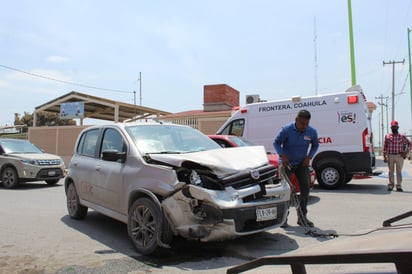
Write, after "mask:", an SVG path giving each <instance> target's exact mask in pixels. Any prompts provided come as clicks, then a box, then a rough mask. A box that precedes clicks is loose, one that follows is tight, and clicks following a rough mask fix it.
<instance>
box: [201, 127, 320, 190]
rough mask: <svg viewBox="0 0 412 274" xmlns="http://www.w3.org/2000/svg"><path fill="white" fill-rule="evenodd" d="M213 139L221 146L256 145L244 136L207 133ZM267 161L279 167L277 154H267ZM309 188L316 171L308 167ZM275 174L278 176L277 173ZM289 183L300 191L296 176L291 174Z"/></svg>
mask: <svg viewBox="0 0 412 274" xmlns="http://www.w3.org/2000/svg"><path fill="white" fill-rule="evenodd" d="M208 136H209V138H211V139H212V140H213V141H215V142H216V143H218V144H219V145H220V146H221V147H241V146H256V144H254V143H252V142H250V141H248V140H246V139H245V138H242V137H239V136H235V135H208ZM267 157H268V160H269V163H270V164H272V165H274V166H275V167H276V168H277V169H278V168H279V155H278V154H275V153H268V154H267ZM310 170H311V172H310V188H313V186H314V184H315V181H316V173H315V170H314V169H313V168H310ZM276 176H277V177H278V178H279V174H278V173H277V174H276ZM291 183H292V185H293V187H294V188H295V191H296V192H297V193H299V192H300V188H299V183H298V181H297V179H296V176H295V175H294V174H292V176H291Z"/></svg>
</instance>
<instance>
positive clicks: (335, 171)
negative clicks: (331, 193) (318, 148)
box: [316, 163, 346, 189]
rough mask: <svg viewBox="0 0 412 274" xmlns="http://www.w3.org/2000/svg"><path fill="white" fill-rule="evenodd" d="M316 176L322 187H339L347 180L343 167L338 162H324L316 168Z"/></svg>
mask: <svg viewBox="0 0 412 274" xmlns="http://www.w3.org/2000/svg"><path fill="white" fill-rule="evenodd" d="M316 176H317V179H318V182H319V184H320V186H321V187H323V188H326V189H337V188H339V187H340V186H342V185H343V184H345V182H346V177H345V173H344V170H343V167H342V166H340V165H338V164H336V163H324V164H322V165H320V166H319V167H318V168H317V169H316Z"/></svg>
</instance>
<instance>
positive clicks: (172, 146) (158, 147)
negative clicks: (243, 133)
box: [126, 125, 220, 154]
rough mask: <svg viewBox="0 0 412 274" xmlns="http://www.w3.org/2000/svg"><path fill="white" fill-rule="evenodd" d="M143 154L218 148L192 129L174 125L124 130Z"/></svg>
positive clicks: (131, 127) (135, 127) (146, 126)
mask: <svg viewBox="0 0 412 274" xmlns="http://www.w3.org/2000/svg"><path fill="white" fill-rule="evenodd" d="M126 130H127V132H128V133H129V135H130V136H131V137H132V138H133V140H134V141H135V143H136V145H137V148H138V149H139V151H140V152H141V153H143V154H148V153H149V154H150V153H188V152H196V151H202V150H210V149H218V148H220V146H219V145H218V144H216V143H215V142H214V141H212V140H211V139H210V138H208V137H207V136H205V135H203V134H202V133H200V132H199V131H197V130H195V129H193V128H187V127H180V126H174V125H170V126H168V125H166V126H165V125H145V126H142V125H139V126H129V127H127V128H126Z"/></svg>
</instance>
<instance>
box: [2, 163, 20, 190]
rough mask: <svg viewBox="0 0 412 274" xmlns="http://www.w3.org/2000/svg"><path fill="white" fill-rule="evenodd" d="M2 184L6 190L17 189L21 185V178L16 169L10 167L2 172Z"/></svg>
mask: <svg viewBox="0 0 412 274" xmlns="http://www.w3.org/2000/svg"><path fill="white" fill-rule="evenodd" d="M1 182H2V183H3V186H4V187H5V188H8V189H11V188H16V187H17V186H18V185H19V176H18V175H17V171H16V169H14V167H11V166H8V167H5V168H3V170H2V172H1Z"/></svg>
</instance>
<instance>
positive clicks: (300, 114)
mask: <svg viewBox="0 0 412 274" xmlns="http://www.w3.org/2000/svg"><path fill="white" fill-rule="evenodd" d="M297 117H299V118H305V119H310V112H309V111H307V110H306V109H302V110H300V111H299V112H298V115H297Z"/></svg>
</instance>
